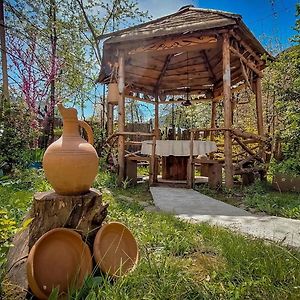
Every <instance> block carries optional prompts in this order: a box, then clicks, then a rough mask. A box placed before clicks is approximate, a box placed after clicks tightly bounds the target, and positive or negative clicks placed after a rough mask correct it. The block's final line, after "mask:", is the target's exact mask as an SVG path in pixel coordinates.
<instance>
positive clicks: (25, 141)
mask: <svg viewBox="0 0 300 300" xmlns="http://www.w3.org/2000/svg"><path fill="white" fill-rule="evenodd" d="M38 133H39V128H38V125H37V122H36V121H35V120H34V119H33V116H32V114H31V113H30V112H29V111H28V110H27V109H26V108H25V107H24V106H23V105H20V104H19V103H14V104H13V105H12V106H11V107H10V109H7V110H6V111H5V112H4V117H3V119H2V122H1V123H0V169H2V172H3V173H4V174H8V173H10V172H11V170H12V169H13V168H14V167H15V166H19V167H24V166H25V165H26V164H27V163H28V155H27V154H28V150H29V149H30V148H31V147H33V146H34V144H35V142H36V140H37V136H38Z"/></svg>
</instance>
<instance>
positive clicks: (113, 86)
mask: <svg viewBox="0 0 300 300" xmlns="http://www.w3.org/2000/svg"><path fill="white" fill-rule="evenodd" d="M121 97H122V96H121V94H120V93H119V88H118V84H117V83H114V82H111V83H109V84H108V91H107V101H108V102H109V103H111V104H118V103H119V99H120V98H121Z"/></svg>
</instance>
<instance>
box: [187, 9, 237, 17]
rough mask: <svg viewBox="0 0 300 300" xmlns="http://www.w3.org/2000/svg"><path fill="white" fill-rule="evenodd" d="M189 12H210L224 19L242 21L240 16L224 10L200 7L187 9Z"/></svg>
mask: <svg viewBox="0 0 300 300" xmlns="http://www.w3.org/2000/svg"><path fill="white" fill-rule="evenodd" d="M188 9H189V10H195V11H203V12H212V13H217V14H220V15H223V16H226V17H234V18H238V19H242V16H241V15H240V14H236V13H232V12H229V11H225V10H218V9H212V8H200V7H189V8H188Z"/></svg>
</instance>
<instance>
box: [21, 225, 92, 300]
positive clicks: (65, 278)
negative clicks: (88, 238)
mask: <svg viewBox="0 0 300 300" xmlns="http://www.w3.org/2000/svg"><path fill="white" fill-rule="evenodd" d="M92 268H93V265H92V257H91V253H90V250H89V248H88V246H87V245H86V244H85V243H84V242H83V241H82V239H81V236H80V234H78V233H76V232H75V231H73V230H71V229H66V228H55V229H52V230H50V231H48V232H47V233H45V234H44V235H43V236H41V237H40V238H39V240H38V241H37V242H36V243H35V245H34V246H33V247H32V248H31V250H30V253H29V256H28V260H27V278H28V284H29V287H30V288H31V290H32V292H33V294H34V295H35V296H36V297H37V298H39V299H48V297H49V295H50V294H51V291H52V289H53V288H56V287H58V288H59V292H60V295H66V294H67V293H68V290H69V289H77V288H80V287H81V286H82V284H83V281H84V278H85V277H86V276H87V275H89V274H90V273H91V272H92Z"/></svg>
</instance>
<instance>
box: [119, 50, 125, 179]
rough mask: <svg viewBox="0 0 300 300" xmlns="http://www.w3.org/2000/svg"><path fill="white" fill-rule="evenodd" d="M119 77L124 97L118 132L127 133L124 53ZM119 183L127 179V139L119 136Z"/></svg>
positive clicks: (120, 57) (120, 101) (120, 63)
mask: <svg viewBox="0 0 300 300" xmlns="http://www.w3.org/2000/svg"><path fill="white" fill-rule="evenodd" d="M118 63H119V76H118V88H119V92H120V94H121V95H122V97H120V98H119V103H118V104H119V105H118V109H119V118H118V131H119V132H124V131H125V91H124V90H125V63H124V52H120V53H119V60H118ZM118 165H119V173H118V183H119V185H120V184H121V183H122V181H124V179H125V137H124V135H119V140H118Z"/></svg>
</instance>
